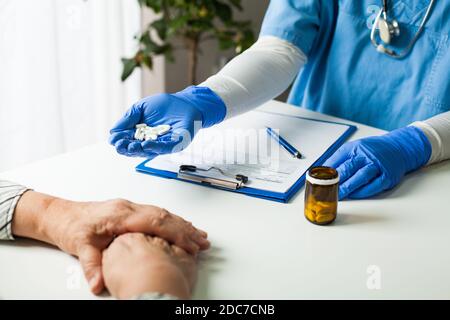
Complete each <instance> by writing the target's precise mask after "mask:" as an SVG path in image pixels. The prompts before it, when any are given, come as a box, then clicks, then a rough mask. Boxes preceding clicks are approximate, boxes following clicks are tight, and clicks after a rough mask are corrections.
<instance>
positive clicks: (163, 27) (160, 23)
mask: <svg viewBox="0 0 450 320" xmlns="http://www.w3.org/2000/svg"><path fill="white" fill-rule="evenodd" d="M151 27H152V28H153V29H155V30H156V33H157V34H158V37H159V38H160V39H161V40H166V38H167V21H166V20H165V19H159V20H156V21H153V23H152V24H151Z"/></svg>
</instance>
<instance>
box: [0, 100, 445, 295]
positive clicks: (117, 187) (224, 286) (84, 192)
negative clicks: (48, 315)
mask: <svg viewBox="0 0 450 320" xmlns="http://www.w3.org/2000/svg"><path fill="white" fill-rule="evenodd" d="M262 108H263V109H265V110H270V111H277V112H283V113H288V114H295V115H300V116H306V117H314V118H320V119H327V120H339V119H336V118H332V117H328V116H324V115H320V114H317V113H314V112H310V111H307V110H304V109H299V108H293V107H291V106H288V105H284V104H281V103H277V102H271V103H268V104H267V105H265V106H263V107H262ZM339 121H343V120H339ZM347 122H348V121H347ZM381 133H383V132H382V131H380V130H377V129H374V128H370V127H367V126H363V125H358V131H357V133H356V134H355V135H354V136H353V137H352V139H355V138H360V137H363V136H368V135H374V134H381ZM140 161H142V160H141V159H130V158H126V157H122V156H119V155H117V154H116V153H115V151H114V149H113V148H112V147H110V146H108V145H107V144H100V145H93V146H89V147H86V148H84V149H81V150H79V151H76V152H71V153H67V154H64V155H61V156H57V157H54V158H51V159H46V160H44V161H40V162H38V163H34V164H31V165H28V166H25V167H22V168H19V169H17V170H13V171H10V172H6V173H3V174H0V177H1V178H6V179H9V180H14V181H17V182H20V183H23V184H26V185H28V186H30V187H32V188H34V189H36V190H39V191H42V192H46V193H50V194H53V195H57V196H61V197H66V198H69V199H73V200H104V199H110V198H126V199H129V200H132V201H135V202H140V203H147V204H154V205H158V206H161V207H165V208H167V209H168V210H170V211H172V212H174V213H177V214H179V215H181V216H183V217H185V218H186V219H189V220H191V221H193V222H194V224H195V225H197V226H199V227H201V228H203V229H205V230H207V231H208V232H209V235H210V240H211V241H212V243H213V247H212V249H211V250H210V251H209V252H207V253H205V254H203V255H202V257H201V263H200V265H201V266H200V272H199V281H198V284H197V287H196V291H195V298H198V299H203V298H206V299H315V298H319V299H320V298H324V299H329V298H332V299H346V298H355V299H365V298H368V299H392V298H425V299H427V298H446V299H448V298H450V249H449V245H450V230H449V229H450V161H447V162H444V163H441V164H437V165H434V166H431V167H428V168H425V169H423V170H420V171H419V172H416V173H413V174H410V175H409V176H408V177H407V178H406V179H405V180H404V181H403V183H402V184H401V185H400V186H399V187H398V188H396V189H395V190H393V191H390V192H388V193H386V194H383V195H382V197H378V198H375V199H370V200H362V201H344V202H341V203H340V204H339V216H338V219H337V220H336V222H335V223H334V224H333V225H331V226H327V227H320V226H316V225H313V224H311V223H309V222H307V221H306V220H305V218H304V216H303V190H301V191H300V192H299V193H298V194H297V196H295V197H294V199H293V200H292V201H291V202H290V203H288V204H281V203H275V202H270V201H266V200H261V199H255V198H251V197H247V196H243V195H239V194H234V193H230V192H223V191H219V190H214V189H211V188H205V187H201V186H195V185H192V184H187V183H182V182H179V181H175V180H168V179H162V178H158V177H153V176H149V175H143V174H139V173H137V172H135V170H134V167H135V165H137V164H138V163H139V162H140ZM372 265H375V266H376V268H377V270H379V271H380V284H381V288H379V289H373V288H372V289H369V288H368V286H367V281H368V278H369V276H370V275H369V274H368V267H369V266H372ZM126 272H132V270H128V271H126ZM0 298H2V299H22V298H26V299H28V298H33V299H34V298H38V299H47V298H60V299H78V298H83V299H92V298H96V297H95V296H93V295H92V294H91V293H90V292H89V290H88V287H87V284H86V283H85V281H84V279H83V276H82V274H81V270H80V268H79V265H78V263H77V260H76V259H75V258H73V257H71V256H69V255H67V254H65V253H63V252H60V251H58V250H56V249H54V248H51V247H48V246H46V245H42V244H40V243H37V242H34V241H31V240H19V241H16V242H3V243H0Z"/></svg>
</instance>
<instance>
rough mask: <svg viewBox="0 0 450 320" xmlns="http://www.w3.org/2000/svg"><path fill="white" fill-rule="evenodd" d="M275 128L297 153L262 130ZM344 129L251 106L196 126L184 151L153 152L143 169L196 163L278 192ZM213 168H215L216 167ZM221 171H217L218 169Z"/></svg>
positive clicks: (208, 172) (205, 170)
mask: <svg viewBox="0 0 450 320" xmlns="http://www.w3.org/2000/svg"><path fill="white" fill-rule="evenodd" d="M267 127H270V128H272V129H274V130H275V131H277V132H278V133H279V134H280V136H282V137H283V138H285V139H286V140H287V141H288V142H289V143H290V144H292V145H293V146H294V147H296V148H297V149H298V150H299V151H300V152H301V153H302V155H303V157H302V158H301V159H297V158H294V157H293V156H292V155H291V154H289V153H288V152H286V150H285V149H284V148H283V147H282V146H281V145H279V144H278V142H276V141H275V140H274V139H272V138H270V137H269V135H268V134H267V131H266V128H267ZM348 129H349V126H348V125H343V124H338V123H330V122H323V121H317V120H312V119H306V118H300V117H294V116H289V115H282V114H276V113H269V112H264V111H258V110H255V111H251V112H248V113H246V114H244V115H241V116H238V117H236V118H232V119H230V120H227V121H224V122H223V123H221V124H219V125H217V126H214V127H211V128H208V129H202V130H200V131H199V133H198V134H197V136H196V137H195V139H194V141H193V142H192V143H191V144H190V145H189V147H187V148H186V149H185V150H184V151H182V152H179V153H174V154H169V155H164V156H159V157H157V158H155V159H153V160H151V161H149V162H147V163H145V166H146V167H148V168H152V169H156V170H162V171H169V172H178V170H179V168H180V166H181V165H193V166H196V167H197V168H201V169H202V172H201V174H202V175H204V176H208V177H219V178H220V177H223V175H222V173H225V174H227V175H228V176H230V177H234V176H235V175H236V174H242V175H245V176H247V177H248V182H247V183H246V184H245V187H249V188H254V189H260V190H266V191H271V192H277V193H284V192H286V191H287V190H288V189H289V188H291V187H292V186H293V185H294V184H295V183H296V182H297V181H298V180H299V179H300V177H302V176H303V175H304V174H305V173H306V171H307V170H308V169H309V168H310V167H311V166H312V165H313V164H314V163H315V162H316V161H317V160H318V159H319V158H320V157H321V156H322V155H323V154H324V153H325V152H326V151H327V150H328V149H329V148H331V147H332V146H333V145H334V144H335V143H336V141H337V140H338V139H339V138H340V137H341V136H343V135H344V134H345V133H346V131H347V130H348ZM217 169H219V170H217ZM221 172H222V173H221Z"/></svg>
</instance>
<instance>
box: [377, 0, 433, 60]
mask: <svg viewBox="0 0 450 320" xmlns="http://www.w3.org/2000/svg"><path fill="white" fill-rule="evenodd" d="M434 1H435V0H430V4H429V5H428V9H427V11H426V12H425V15H424V17H423V19H422V22H421V23H420V25H419V29H418V30H417V32H416V34H415V35H414V37H413V39H412V40H411V41H410V42H409V44H408V45H407V46H406V48H405V49H404V50H403V51H401V52H400V53H397V52H395V51H394V50H391V49H389V48H386V47H385V45H384V44H390V43H391V41H392V39H393V38H395V37H398V36H399V35H400V25H399V24H398V22H397V20H395V19H392V20H390V19H389V17H388V4H387V0H383V8H382V9H381V10H380V12H379V13H378V15H377V18H376V19H375V23H374V24H373V27H372V31H371V33H370V41H371V42H372V44H373V45H374V46H375V48H376V49H377V51H378V52H381V53H384V54H386V55H388V56H390V57H392V58H396V59H401V58H403V57H405V56H406V55H407V54H408V53H409V52H410V51H411V49H412V47H413V46H414V44H415V43H416V41H417V39H418V38H419V35H420V33H421V32H422V30H423V28H424V26H425V24H426V22H427V19H428V17H429V16H430V13H431V9H432V8H433V5H434ZM377 29H378V30H379V31H378V35H379V37H380V38H381V41H383V43H384V44H383V43H378V42H377V40H376V39H375V35H376V33H377Z"/></svg>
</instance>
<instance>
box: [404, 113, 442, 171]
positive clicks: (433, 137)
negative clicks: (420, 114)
mask: <svg viewBox="0 0 450 320" xmlns="http://www.w3.org/2000/svg"><path fill="white" fill-rule="evenodd" d="M412 125H413V126H415V127H418V128H420V129H421V130H422V131H423V133H424V134H425V135H426V136H427V138H428V140H429V141H430V144H431V149H432V152H431V157H430V160H429V161H428V164H433V163H437V162H440V161H444V160H448V159H450V111H448V112H444V113H441V114H438V115H437V116H434V117H432V118H430V119H427V120H425V121H418V122H414V123H413V124H412Z"/></svg>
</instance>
